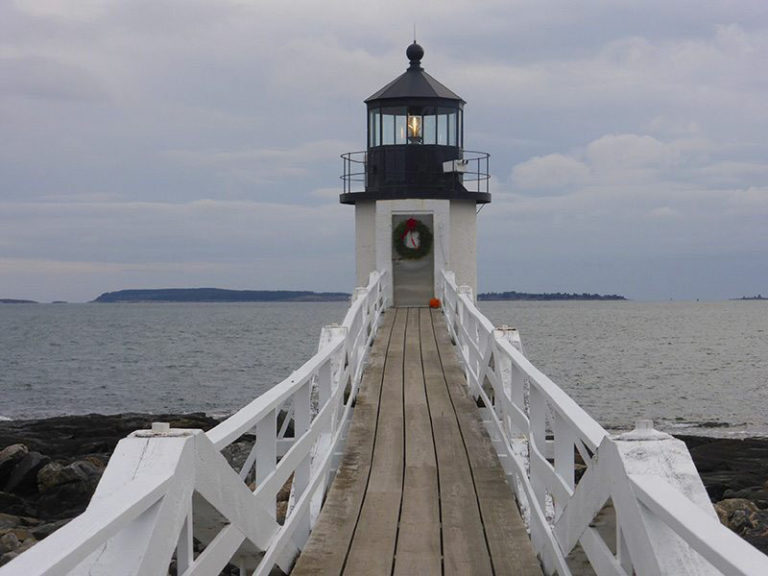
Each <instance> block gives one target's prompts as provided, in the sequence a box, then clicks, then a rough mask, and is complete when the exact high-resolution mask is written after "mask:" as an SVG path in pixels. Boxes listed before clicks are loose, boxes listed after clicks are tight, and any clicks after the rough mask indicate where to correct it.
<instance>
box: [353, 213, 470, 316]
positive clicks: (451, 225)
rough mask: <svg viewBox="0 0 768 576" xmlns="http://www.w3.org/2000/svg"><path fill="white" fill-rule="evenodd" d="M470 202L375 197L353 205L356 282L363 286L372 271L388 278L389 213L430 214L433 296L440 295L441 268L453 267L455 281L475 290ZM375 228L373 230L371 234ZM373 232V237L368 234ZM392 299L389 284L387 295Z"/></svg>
mask: <svg viewBox="0 0 768 576" xmlns="http://www.w3.org/2000/svg"><path fill="white" fill-rule="evenodd" d="M475 210H476V209H475V203H474V202H473V201H457V200H451V201H449V200H428V199H424V200H419V199H407V200H377V201H376V203H375V207H374V205H373V202H358V203H357V204H356V205H355V219H356V238H357V283H358V285H360V286H362V285H365V283H366V282H367V279H368V274H370V273H371V272H372V271H373V270H386V271H387V272H388V274H389V277H390V278H392V216H393V215H395V214H405V215H414V216H416V217H418V215H419V214H432V217H433V226H434V231H433V233H434V251H435V274H434V278H435V295H437V294H440V291H441V290H440V288H441V282H442V276H441V274H440V272H441V271H442V270H444V269H447V270H453V271H454V272H455V273H456V280H457V282H458V283H459V284H465V285H467V286H471V287H472V292H473V294H476V293H477V262H476V251H477V250H476V246H477V240H476V238H477V216H476V211H475ZM374 231H375V233H374ZM372 233H373V234H374V236H375V238H372V237H371V234H372ZM387 296H388V298H389V299H390V302H391V301H392V297H393V294H392V287H391V284H390V286H389V294H388V295H387Z"/></svg>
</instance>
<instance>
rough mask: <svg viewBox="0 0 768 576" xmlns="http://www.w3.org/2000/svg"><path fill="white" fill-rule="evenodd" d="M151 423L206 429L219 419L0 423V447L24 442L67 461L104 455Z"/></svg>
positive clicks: (131, 416)
mask: <svg viewBox="0 0 768 576" xmlns="http://www.w3.org/2000/svg"><path fill="white" fill-rule="evenodd" d="M152 422H169V423H170V424H171V427H172V428H200V429H202V430H209V429H210V428H212V427H213V426H215V425H216V424H218V420H216V419H215V418H211V417H209V416H206V415H205V414H203V413H199V412H194V413H191V414H136V413H127V414H111V415H103V414H87V415H82V416H59V417H56V418H45V419H42V420H11V421H8V422H5V421H3V422H0V448H2V447H4V446H9V445H12V444H18V443H24V444H26V445H27V446H28V447H29V449H30V450H34V451H37V452H41V453H43V454H47V455H49V456H50V457H51V458H53V459H55V460H59V459H62V460H66V459H71V458H77V457H82V456H85V455H86V454H92V453H99V454H106V453H110V452H112V451H113V450H114V448H115V445H116V444H117V442H118V441H119V440H121V439H122V438H125V437H126V436H127V435H128V434H130V433H131V432H133V431H135V430H142V429H147V428H150V427H151V425H152Z"/></svg>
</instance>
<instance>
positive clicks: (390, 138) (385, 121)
mask: <svg viewBox="0 0 768 576" xmlns="http://www.w3.org/2000/svg"><path fill="white" fill-rule="evenodd" d="M381 143H382V144H384V145H385V146H386V145H387V144H394V143H395V117H394V116H392V115H391V114H384V115H382V118H381Z"/></svg>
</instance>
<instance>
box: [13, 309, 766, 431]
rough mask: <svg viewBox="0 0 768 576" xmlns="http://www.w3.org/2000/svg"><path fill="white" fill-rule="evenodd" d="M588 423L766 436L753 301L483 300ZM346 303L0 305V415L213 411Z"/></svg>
mask: <svg viewBox="0 0 768 576" xmlns="http://www.w3.org/2000/svg"><path fill="white" fill-rule="evenodd" d="M480 308H481V310H482V311H483V312H484V313H485V314H486V315H487V316H488V317H489V318H490V319H491V320H492V321H493V322H494V324H496V325H502V324H508V325H511V326H515V327H516V328H518V329H519V330H520V333H521V335H522V338H523V344H524V347H525V351H526V353H527V355H528V357H529V358H530V359H531V360H532V361H533V363H534V364H535V365H536V366H538V367H539V368H540V369H541V370H542V371H544V372H545V373H546V374H547V375H548V376H549V377H550V378H552V379H553V380H554V381H555V382H556V383H557V384H558V385H560V386H561V387H562V388H563V389H565V391H566V392H568V393H569V394H570V395H571V396H572V397H573V398H574V399H575V400H576V401H577V402H578V403H579V404H580V405H581V406H582V407H583V408H584V409H585V410H587V412H589V413H590V414H591V415H592V416H593V417H594V418H595V419H596V420H598V422H600V423H601V424H602V425H603V426H605V427H606V428H609V429H624V428H627V427H631V424H632V423H633V422H634V421H635V420H637V419H639V418H651V419H653V420H654V421H655V423H656V425H657V427H658V428H660V429H664V430H669V431H672V432H691V433H706V434H714V435H768V306H766V304H765V302H702V303H699V302H653V303H644V302H483V303H481V304H480ZM346 309H347V305H346V304H345V303H338V302H334V303H251V304H59V305H54V304H38V305H23V304H19V305H16V304H14V305H0V418H13V419H18V418H39V417H45V416H54V415H62V414H86V413H91V412H100V413H117V412H126V411H138V412H154V413H160V412H185V411H204V412H207V413H209V414H214V415H225V414H229V413H231V412H233V411H234V410H236V409H238V408H239V407H241V406H243V405H244V404H246V403H247V402H249V401H250V400H252V399H253V398H254V397H256V396H258V395H259V394H261V393H263V392H264V391H265V390H267V389H269V388H270V387H271V386H273V385H274V384H276V383H278V382H280V381H281V380H282V379H284V378H286V377H287V376H288V375H290V373H291V372H292V371H293V370H295V369H296V368H298V367H299V366H300V365H301V364H302V363H303V362H304V361H306V360H307V359H308V358H309V357H310V356H311V355H312V354H313V353H314V352H315V350H316V348H317V342H318V339H319V335H320V329H321V327H322V326H323V325H325V324H330V323H333V322H341V320H342V319H343V316H344V313H345V312H346Z"/></svg>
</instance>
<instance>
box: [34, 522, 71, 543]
mask: <svg viewBox="0 0 768 576" xmlns="http://www.w3.org/2000/svg"><path fill="white" fill-rule="evenodd" d="M70 520H71V519H70V518H67V519H65V520H57V521H55V522H47V523H46V524H40V526H35V527H34V528H31V529H30V531H29V532H30V534H32V536H34V537H35V538H37V539H38V540H42V539H43V538H46V537H48V536H50V535H51V534H53V533H54V532H56V530H58V529H59V528H61V527H62V526H64V525H65V524H67V523H68V522H69V521H70Z"/></svg>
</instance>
